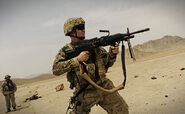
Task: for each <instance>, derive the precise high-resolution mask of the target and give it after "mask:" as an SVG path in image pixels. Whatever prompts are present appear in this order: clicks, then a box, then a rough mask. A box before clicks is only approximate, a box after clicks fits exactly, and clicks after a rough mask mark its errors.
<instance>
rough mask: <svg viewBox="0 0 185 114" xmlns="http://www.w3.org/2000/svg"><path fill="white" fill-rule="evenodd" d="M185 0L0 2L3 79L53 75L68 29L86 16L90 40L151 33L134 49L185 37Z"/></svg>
mask: <svg viewBox="0 0 185 114" xmlns="http://www.w3.org/2000/svg"><path fill="white" fill-rule="evenodd" d="M184 6H185V0H0V79H3V77H4V75H5V74H10V75H12V76H13V77H16V78H19V77H27V76H30V75H36V74H40V73H51V70H52V64H53V61H54V59H55V55H56V54H57V53H58V50H59V49H60V48H61V47H62V46H63V45H64V44H65V43H67V42H69V41H70V39H69V38H68V37H65V36H64V33H63V24H64V22H65V21H66V19H68V18H70V17H83V18H84V19H85V21H86V38H93V37H100V36H101V35H104V34H103V33H99V32H98V31H99V29H109V30H110V32H111V34H114V33H118V32H119V33H120V32H126V28H127V27H129V28H130V31H135V30H139V29H144V28H147V27H150V28H151V31H150V32H147V33H143V34H140V35H137V36H136V38H135V39H133V40H132V41H131V42H132V43H133V45H136V44H138V43H143V42H146V41H148V40H154V39H158V38H161V37H163V36H165V35H173V36H180V37H183V38H184V37H185V30H184V27H185V22H184V21H185V7H184Z"/></svg>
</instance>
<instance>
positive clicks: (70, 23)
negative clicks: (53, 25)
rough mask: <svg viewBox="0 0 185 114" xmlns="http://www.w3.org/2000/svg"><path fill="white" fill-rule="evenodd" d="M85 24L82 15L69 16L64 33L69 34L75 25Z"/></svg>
mask: <svg viewBox="0 0 185 114" xmlns="http://www.w3.org/2000/svg"><path fill="white" fill-rule="evenodd" d="M81 24H85V21H84V20H83V18H82V17H73V18H69V19H68V20H67V21H66V22H65V23H64V34H65V36H69V34H70V33H71V32H72V31H73V28H74V27H75V26H78V25H81Z"/></svg>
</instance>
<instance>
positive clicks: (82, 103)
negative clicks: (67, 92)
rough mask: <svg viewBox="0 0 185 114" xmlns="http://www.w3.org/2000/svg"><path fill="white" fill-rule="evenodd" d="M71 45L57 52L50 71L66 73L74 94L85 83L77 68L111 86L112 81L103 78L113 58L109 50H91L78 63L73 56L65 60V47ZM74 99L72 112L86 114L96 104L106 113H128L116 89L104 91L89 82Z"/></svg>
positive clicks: (95, 79) (108, 87) (55, 73)
mask: <svg viewBox="0 0 185 114" xmlns="http://www.w3.org/2000/svg"><path fill="white" fill-rule="evenodd" d="M72 48H73V44H72V43H70V44H67V45H65V46H64V47H63V48H62V49H61V50H60V51H59V53H58V54H57V55H56V59H55V61H54V64H53V74H54V75H57V76H59V75H62V74H63V73H65V72H67V79H68V80H69V81H70V82H71V86H70V88H71V89H72V88H73V87H75V92H74V94H75V93H76V92H77V91H79V89H80V88H83V87H84V86H85V85H87V84H88V82H87V81H86V80H85V79H83V78H82V77H81V76H80V69H83V70H84V71H83V72H86V73H87V74H88V76H89V77H90V78H91V79H92V80H93V81H94V82H96V83H97V84H98V85H100V86H101V87H103V88H106V89H112V88H114V85H113V83H112V81H110V80H109V79H107V78H106V72H107V70H108V68H109V67H111V66H112V65H113V64H114V62H115V60H116V57H114V58H111V57H110V56H111V53H107V52H106V50H105V49H103V48H102V47H99V48H96V49H94V51H92V52H90V53H91V55H90V57H89V59H88V60H87V61H85V63H84V64H82V63H79V62H78V61H77V59H76V57H74V58H72V59H69V60H66V55H65V53H64V50H65V49H72ZM77 99H78V101H76V102H75V108H74V109H73V112H75V113H76V114H88V113H89V112H90V109H91V107H93V106H94V105H95V104H97V105H100V106H101V107H102V108H103V109H104V110H106V111H107V113H109V114H128V105H127V104H126V102H125V101H124V100H123V98H122V97H121V96H120V95H119V93H118V92H115V93H111V94H110V93H106V92H103V91H101V90H99V89H96V88H95V87H93V86H91V85H89V86H88V87H87V88H86V89H85V90H84V91H83V92H82V93H81V94H79V96H78V97H77Z"/></svg>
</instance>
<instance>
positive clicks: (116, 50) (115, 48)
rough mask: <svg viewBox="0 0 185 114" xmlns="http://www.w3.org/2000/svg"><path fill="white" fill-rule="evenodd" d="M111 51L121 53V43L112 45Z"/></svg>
mask: <svg viewBox="0 0 185 114" xmlns="http://www.w3.org/2000/svg"><path fill="white" fill-rule="evenodd" d="M109 52H112V53H114V54H116V55H117V54H118V53H119V44H116V45H115V46H110V47H109Z"/></svg>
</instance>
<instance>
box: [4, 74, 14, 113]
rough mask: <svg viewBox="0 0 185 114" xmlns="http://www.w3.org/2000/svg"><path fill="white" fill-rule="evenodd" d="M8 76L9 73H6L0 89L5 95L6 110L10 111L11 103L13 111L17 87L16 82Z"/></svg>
mask: <svg viewBox="0 0 185 114" xmlns="http://www.w3.org/2000/svg"><path fill="white" fill-rule="evenodd" d="M10 77H11V76H10V75H6V76H5V80H4V82H3V84H2V86H1V91H2V93H3V95H4V96H5V101H6V108H7V112H10V111H11V109H10V108H11V103H12V107H13V109H14V111H15V110H16V103H15V91H16V90H17V87H16V84H15V83H14V82H13V81H12V80H11V79H10ZM10 101H11V103H10Z"/></svg>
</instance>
